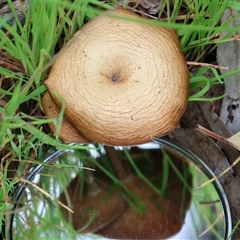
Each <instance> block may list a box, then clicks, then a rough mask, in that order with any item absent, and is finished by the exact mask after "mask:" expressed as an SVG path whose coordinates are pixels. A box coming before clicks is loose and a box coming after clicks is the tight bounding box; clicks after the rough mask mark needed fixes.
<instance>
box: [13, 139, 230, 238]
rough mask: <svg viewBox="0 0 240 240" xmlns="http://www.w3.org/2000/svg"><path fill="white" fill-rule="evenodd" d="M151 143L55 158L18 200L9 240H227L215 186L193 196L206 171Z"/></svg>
mask: <svg viewBox="0 0 240 240" xmlns="http://www.w3.org/2000/svg"><path fill="white" fill-rule="evenodd" d="M156 142H157V143H151V144H147V145H140V146H136V147H127V148H122V147H103V146H94V145H91V150H71V151H59V152H58V153H57V152H56V153H54V155H52V156H50V157H49V158H47V160H48V163H47V164H45V165H44V167H43V166H42V167H41V168H39V170H41V171H39V173H38V174H34V176H32V177H31V179H30V180H31V181H32V182H33V183H34V184H36V185H37V187H36V186H35V185H32V184H28V185H26V187H24V188H22V191H21V194H18V198H19V199H17V200H18V205H17V209H16V213H15V214H14V215H13V216H12V220H13V221H12V226H10V227H12V229H11V230H12V231H11V232H12V236H13V239H33V238H36V237H37V238H38V239H41V238H42V239H46V238H57V239H64V238H65V239H69V238H72V239H83V238H84V237H86V238H87V237H88V239H89V236H91V237H92V238H95V237H97V238H99V237H100V236H101V237H105V238H115V239H117V238H118V239H130V238H131V239H133V238H134V239H163V238H164V239H166V238H168V239H180V238H182V239H183V238H191V239H211V238H212V239H223V238H225V237H226V236H227V235H228V234H230V232H229V231H230V230H231V229H230V227H229V226H230V222H229V221H228V220H229V219H228V217H229V211H228V209H227V208H226V206H228V205H227V202H226V199H224V198H223V197H222V196H219V195H220V192H219V189H217V190H216V185H213V184H209V185H207V186H206V187H204V188H201V189H198V186H199V185H200V184H201V183H203V182H205V181H207V180H208V177H210V176H208V177H207V175H206V171H207V172H209V170H208V169H207V170H206V169H205V168H204V171H205V172H202V170H200V168H199V167H198V166H199V164H198V163H199V162H200V160H199V159H197V158H196V157H194V156H193V155H192V154H191V153H189V152H187V151H185V150H184V149H182V148H180V149H178V148H176V147H175V146H172V145H171V143H170V142H164V141H163V140H160V139H156ZM200 167H201V168H203V167H206V166H204V165H201V166H200ZM218 184H219V183H218ZM217 187H219V186H217ZM220 188H221V186H220ZM39 189H41V191H40V190H39ZM45 193H48V194H50V195H51V196H52V198H54V199H50V198H49V197H48V196H46V194H45ZM221 194H222V195H224V193H223V192H221ZM58 201H59V202H60V203H61V204H62V205H61V204H59V202H58ZM67 208H68V209H67ZM69 209H71V210H73V213H72V212H71V211H69Z"/></svg>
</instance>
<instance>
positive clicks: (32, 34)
mask: <svg viewBox="0 0 240 240" xmlns="http://www.w3.org/2000/svg"><path fill="white" fill-rule="evenodd" d="M129 2H130V1H126V0H125V1H124V6H127V5H129V4H130V3H129ZM8 4H9V6H10V8H11V12H12V13H13V14H14V16H15V23H14V24H13V25H9V24H8V21H7V19H5V18H2V19H0V27H1V29H2V30H0V39H1V41H0V50H1V52H4V54H6V55H7V57H8V58H10V60H11V59H12V60H14V61H17V62H18V64H19V65H18V66H19V67H18V69H17V70H13V69H11V67H10V65H6V63H3V64H0V85H1V88H0V153H1V165H0V172H1V174H0V183H1V189H0V210H1V212H2V213H3V212H6V211H8V210H10V209H11V208H12V203H11V201H10V196H11V191H12V189H13V187H14V186H15V185H16V184H17V183H18V182H21V177H22V176H23V175H24V174H25V171H26V169H28V168H29V166H30V165H31V164H36V163H37V162H39V161H40V159H42V158H43V156H44V154H45V152H46V150H47V149H48V148H49V146H53V147H54V149H66V148H69V146H66V145H65V144H64V143H63V142H62V141H61V140H60V139H58V137H57V136H56V137H54V136H52V135H51V134H49V132H48V131H46V130H45V125H46V124H47V123H49V122H52V123H53V124H54V125H55V126H56V127H58V128H59V126H60V124H61V121H62V119H63V110H62V111H61V113H60V116H59V118H57V119H47V118H45V117H44V115H43V113H42V105H41V97H42V95H43V93H44V92H45V91H46V87H45V86H44V79H46V77H47V74H48V72H49V69H50V67H51V65H52V64H53V63H54V60H55V58H54V55H55V54H56V53H57V52H58V51H59V49H60V48H61V47H62V45H64V43H66V42H67V41H68V40H69V39H70V38H71V37H72V36H73V35H74V33H75V32H76V31H77V30H78V29H79V27H81V26H82V25H83V24H84V23H85V22H86V21H88V20H90V19H92V18H93V17H95V16H96V15H98V14H99V13H100V12H101V11H104V10H108V9H112V8H114V5H115V4H116V1H110V0H108V1H106V2H105V3H103V2H100V1H99V0H85V1H79V0H78V1H75V0H73V1H72V2H70V1H65V0H55V1H29V7H28V9H27V10H24V16H25V19H26V20H25V22H26V24H23V25H22V23H21V22H20V20H19V19H18V17H17V13H16V11H15V8H14V5H13V3H12V1H11V0H8ZM131 6H132V5H131ZM132 7H134V6H132ZM227 7H233V8H235V9H239V8H240V4H239V3H238V2H236V1H220V0H210V1H205V0H199V1H192V0H185V1H174V6H170V5H169V1H166V0H164V1H162V8H161V10H160V12H159V18H160V17H161V16H162V18H164V21H156V20H152V19H144V20H143V22H144V23H146V24H155V25H159V26H164V27H170V28H174V29H176V30H177V33H178V35H179V38H180V41H181V45H182V48H183V51H184V53H185V55H186V56H188V58H189V59H188V60H189V61H192V62H199V61H200V62H204V61H205V56H206V55H207V54H209V53H210V52H212V51H214V50H215V49H216V47H217V46H218V44H220V43H222V42H226V41H233V36H234V34H235V32H236V31H237V30H238V27H235V28H229V26H230V24H231V23H232V22H233V21H234V20H235V19H237V18H239V17H240V16H239V15H240V14H238V15H237V16H236V17H234V18H229V19H228V21H226V22H225V23H224V24H222V25H219V21H220V18H221V16H222V14H223V12H224V10H225V9H226V8H227ZM3 29H5V30H4V31H3ZM224 30H227V31H228V32H229V34H227V35H226V36H225V37H220V35H219V34H220V33H221V32H222V31H224ZM6 32H7V33H8V34H6ZM0 63H1V61H0ZM207 71H212V73H213V75H214V77H212V78H207V77H205V76H204V73H206V72H207ZM239 72H240V69H235V70H232V71H229V72H227V73H224V74H220V73H219V71H217V70H216V68H214V67H209V66H206V65H204V64H200V69H199V71H198V72H197V73H196V74H191V79H190V86H189V87H190V89H191V90H197V93H195V94H194V95H192V96H189V101H210V100H211V101H213V100H214V99H206V98H204V94H205V93H206V92H207V91H208V90H209V88H210V87H211V85H214V84H224V81H225V80H224V79H225V78H226V77H228V76H231V75H235V74H238V73H239ZM199 88H200V90H199ZM71 148H79V149H82V150H85V149H87V148H88V146H71ZM1 221H3V215H2V214H0V223H1ZM0 232H1V224H0Z"/></svg>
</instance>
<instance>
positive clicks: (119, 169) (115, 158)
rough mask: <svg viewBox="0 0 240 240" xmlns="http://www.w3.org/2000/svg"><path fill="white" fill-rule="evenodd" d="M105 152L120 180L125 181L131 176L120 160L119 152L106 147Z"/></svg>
mask: <svg viewBox="0 0 240 240" xmlns="http://www.w3.org/2000/svg"><path fill="white" fill-rule="evenodd" d="M105 151H106V154H107V157H108V159H109V161H110V162H111V164H112V166H113V168H114V170H115V172H116V174H117V175H118V178H119V179H120V180H123V179H125V178H127V177H128V176H129V173H128V171H127V169H126V168H125V166H124V165H123V162H122V160H121V159H120V157H119V155H118V154H117V151H116V149H115V148H114V147H112V146H105Z"/></svg>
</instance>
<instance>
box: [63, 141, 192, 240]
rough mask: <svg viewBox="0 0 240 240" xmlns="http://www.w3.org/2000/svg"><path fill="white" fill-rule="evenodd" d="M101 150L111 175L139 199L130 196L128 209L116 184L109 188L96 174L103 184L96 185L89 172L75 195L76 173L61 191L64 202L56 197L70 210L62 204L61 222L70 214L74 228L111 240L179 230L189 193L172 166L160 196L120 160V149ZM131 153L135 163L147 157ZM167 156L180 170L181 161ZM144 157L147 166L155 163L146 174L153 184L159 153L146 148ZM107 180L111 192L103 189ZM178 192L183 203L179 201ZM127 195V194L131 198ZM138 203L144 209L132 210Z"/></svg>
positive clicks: (158, 172) (150, 236)
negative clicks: (107, 161) (110, 239)
mask: <svg viewBox="0 0 240 240" xmlns="http://www.w3.org/2000/svg"><path fill="white" fill-rule="evenodd" d="M105 150H106V155H107V158H108V160H109V162H110V163H111V165H112V167H113V169H114V172H115V174H116V176H117V177H118V178H119V180H121V183H122V184H123V185H124V186H125V187H126V188H127V189H128V191H129V192H130V193H131V194H133V195H135V196H136V197H137V198H138V199H139V200H140V201H139V202H136V201H135V200H134V202H135V203H134V205H135V209H133V208H132V206H130V205H128V204H127V202H125V199H126V197H124V193H123V192H122V191H121V190H120V188H119V187H115V189H114V190H113V189H112V185H111V183H110V184H109V182H108V181H106V178H105V177H106V176H105V177H104V175H99V176H98V177H100V180H101V181H99V183H104V184H102V185H100V184H99V183H97V182H96V181H95V180H94V178H93V176H91V175H92V173H91V172H89V171H87V172H86V174H87V175H86V178H87V179H85V180H87V182H86V184H85V185H84V190H85V191H84V194H83V197H82V198H80V191H81V190H80V181H83V178H81V179H80V178H79V177H76V178H75V179H74V180H73V181H72V182H71V183H70V184H69V186H68V187H67V189H66V191H67V192H68V194H67V195H68V198H69V201H67V197H66V195H65V194H64V193H62V194H61V196H60V201H61V202H62V203H64V204H66V205H68V206H69V207H71V208H72V209H73V211H74V213H71V212H68V211H67V210H66V209H65V208H61V210H62V213H63V216H64V218H65V219H66V220H68V219H69V217H70V218H72V224H73V226H74V229H75V230H76V231H79V232H82V233H96V234H99V235H102V236H105V237H110V238H115V239H119V238H121V239H134V238H139V239H163V238H164V239H165V238H167V237H170V236H172V235H174V234H176V233H177V232H179V230H180V229H181V227H182V224H183V222H184V218H185V214H186V211H187V209H188V207H189V202H190V198H191V195H190V192H188V191H186V186H185V185H184V183H182V182H181V181H179V178H178V176H177V175H176V173H175V172H174V171H173V170H170V171H169V180H170V182H171V184H169V186H167V189H166V192H165V193H164V194H163V195H159V193H157V192H156V191H155V190H154V189H153V188H152V187H150V186H149V185H148V183H146V182H145V181H144V180H143V179H141V178H140V177H138V176H137V175H135V174H133V173H131V171H130V170H129V165H126V164H124V163H126V162H125V161H123V157H124V155H123V154H122V153H121V151H116V149H115V148H113V147H106V146H105ZM132 151H133V152H132ZM131 153H132V154H135V155H139V156H138V157H137V159H138V160H137V161H139V160H140V161H142V162H143V161H144V162H145V161H146V154H145V155H144V157H143V158H142V157H141V155H142V152H141V151H139V150H138V149H134V150H131ZM172 157H173V158H174V164H175V166H177V167H178V169H179V170H180V171H184V170H183V169H184V164H183V162H182V159H179V158H177V157H176V156H174V155H173V156H172ZM148 158H149V159H151V160H150V162H151V163H150V162H149V163H150V165H152V167H153V166H154V167H153V169H152V171H151V173H150V172H149V173H148V174H147V176H148V177H149V176H150V177H153V178H155V183H156V184H157V185H158V184H160V182H161V179H160V178H159V176H161V174H162V164H161V163H160V162H161V161H159V160H161V159H162V155H161V152H160V151H159V150H158V151H154V150H149V152H148ZM96 161H97V160H96ZM97 170H98V169H97ZM96 173H97V172H96ZM149 174H151V175H149ZM91 179H92V180H91ZM156 179H157V180H156ZM191 181H192V179H191V177H188V179H187V182H188V183H189V185H191V183H190V182H191ZM108 184H109V185H110V186H111V187H110V189H111V190H109V188H107V187H106V186H107V185H108ZM185 184H186V183H185ZM103 186H104V187H103ZM124 191H126V189H124ZM129 192H128V193H129ZM183 196H184V198H183V199H184V202H183V201H181V199H182V197H183ZM129 197H130V198H131V196H129ZM139 207H140V208H143V212H141V213H139V212H137V211H136V208H139ZM94 213H95V216H94ZM91 219H92V221H91Z"/></svg>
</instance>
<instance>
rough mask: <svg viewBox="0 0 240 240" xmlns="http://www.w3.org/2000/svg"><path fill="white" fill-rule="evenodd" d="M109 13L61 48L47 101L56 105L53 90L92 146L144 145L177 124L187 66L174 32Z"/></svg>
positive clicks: (185, 88) (122, 13)
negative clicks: (91, 142)
mask: <svg viewBox="0 0 240 240" xmlns="http://www.w3.org/2000/svg"><path fill="white" fill-rule="evenodd" d="M107 13H109V12H107ZM107 13H105V14H103V15H101V16H98V17H96V18H94V19H93V20H91V21H90V22H88V23H87V24H86V25H84V26H83V27H82V28H81V29H80V30H79V31H78V32H77V33H76V34H75V35H74V37H73V38H72V39H71V40H70V41H69V42H68V44H66V46H65V47H64V48H63V49H62V50H61V51H60V54H59V57H58V59H57V61H56V62H55V64H54V65H53V67H52V69H51V72H50V75H49V78H48V79H47V80H46V86H47V89H48V92H49V93H50V96H51V99H52V101H53V103H51V104H55V105H56V109H59V108H61V100H60V99H59V98H58V97H57V95H55V93H57V94H58V95H61V97H62V98H63V99H64V100H65V104H66V109H65V113H64V114H65V118H66V121H67V122H69V123H70V125H71V126H73V127H74V128H75V129H76V131H77V132H79V133H80V134H81V135H83V136H84V137H85V138H87V139H89V140H91V141H93V142H99V143H103V144H108V145H137V144H141V143H145V142H149V141H151V139H152V138H153V137H154V136H156V135H165V134H167V133H169V132H171V131H173V130H174V129H175V128H176V127H177V126H178V125H179V120H180V117H181V116H182V114H183V112H184V110H185V108H186V105H187V99H188V87H189V73H188V69H187V65H186V61H185V59H184V56H183V53H182V50H181V46H180V43H179V40H178V37H177V34H176V32H175V31H174V30H171V29H167V28H161V27H158V26H153V25H146V24H141V23H138V22H137V20H138V19H141V17H139V16H138V15H136V14H134V13H132V12H130V11H127V10H122V9H121V10H119V9H118V10H114V11H112V12H110V13H111V14H112V15H114V16H117V17H118V18H112V17H110V16H109V15H108V14H107ZM121 16H123V17H129V18H133V20H135V22H134V21H127V20H123V19H120V18H119V17H121ZM49 104H50V103H48V102H47V101H46V102H45V103H44V102H43V106H44V109H47V108H48V106H49ZM47 115H48V114H47ZM49 115H50V116H52V115H56V112H55V113H54V114H49ZM62 128H63V127H62ZM61 133H62V132H60V137H62V138H63V139H64V140H66V141H68V136H67V135H66V134H61Z"/></svg>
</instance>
